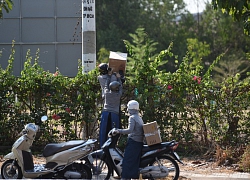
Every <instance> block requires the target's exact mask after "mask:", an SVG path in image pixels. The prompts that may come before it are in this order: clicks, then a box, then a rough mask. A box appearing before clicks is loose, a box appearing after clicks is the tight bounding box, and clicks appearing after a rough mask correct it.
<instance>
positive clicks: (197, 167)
mask: <svg viewBox="0 0 250 180" xmlns="http://www.w3.org/2000/svg"><path fill="white" fill-rule="evenodd" d="M3 161H4V160H3V155H0V166H2V163H3ZM182 161H183V163H184V165H181V164H179V166H180V171H181V172H180V178H179V180H191V179H190V178H187V177H184V176H182V175H181V174H182V172H194V173H199V174H210V173H229V174H230V173H233V172H236V171H237V169H238V165H237V164H234V165H229V166H218V165H217V163H216V162H214V161H212V160H210V161H206V160H198V159H195V158H183V159H182ZM34 163H35V164H44V163H45V159H43V157H38V156H34Z"/></svg>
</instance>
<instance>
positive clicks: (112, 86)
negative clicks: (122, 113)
mask: <svg viewBox="0 0 250 180" xmlns="http://www.w3.org/2000/svg"><path fill="white" fill-rule="evenodd" d="M120 85H121V84H120V83H119V82H118V81H113V82H111V83H110V84H109V89H110V90H111V91H119V87H120Z"/></svg>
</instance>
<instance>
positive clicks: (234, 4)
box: [212, 0, 250, 35]
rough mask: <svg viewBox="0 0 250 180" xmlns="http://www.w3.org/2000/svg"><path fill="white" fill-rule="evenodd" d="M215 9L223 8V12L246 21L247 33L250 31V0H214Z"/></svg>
mask: <svg viewBox="0 0 250 180" xmlns="http://www.w3.org/2000/svg"><path fill="white" fill-rule="evenodd" d="M212 4H213V7H214V8H215V9H221V10H222V12H224V13H227V14H230V15H231V16H232V17H233V18H234V19H235V20H237V21H242V22H244V29H245V33H246V34H247V35H249V32H250V4H249V0H241V1H230V0H212Z"/></svg>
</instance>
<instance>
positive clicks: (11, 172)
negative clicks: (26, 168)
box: [1, 159, 23, 179]
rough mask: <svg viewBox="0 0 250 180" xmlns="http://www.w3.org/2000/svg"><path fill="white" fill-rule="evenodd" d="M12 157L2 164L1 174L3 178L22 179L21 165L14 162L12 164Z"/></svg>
mask: <svg viewBox="0 0 250 180" xmlns="http://www.w3.org/2000/svg"><path fill="white" fill-rule="evenodd" d="M13 161H14V160H13V159H9V160H7V161H5V162H4V163H3V164H2V167H1V176H2V178H3V179H22V178H23V173H22V170H21V167H20V166H19V165H18V164H17V163H16V162H14V165H13V166H12V163H13Z"/></svg>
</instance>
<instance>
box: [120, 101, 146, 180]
mask: <svg viewBox="0 0 250 180" xmlns="http://www.w3.org/2000/svg"><path fill="white" fill-rule="evenodd" d="M127 111H128V113H129V118H128V128H127V129H117V130H116V131H115V133H120V134H128V140H127V144H126V147H125V152H124V158H123V162H122V174H121V178H122V179H139V165H140V158H141V151H142V147H143V141H144V131H143V124H144V123H143V120H142V118H141V116H140V115H139V103H138V102H137V101H135V100H131V101H129V102H128V104H127Z"/></svg>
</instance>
